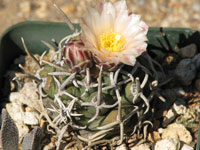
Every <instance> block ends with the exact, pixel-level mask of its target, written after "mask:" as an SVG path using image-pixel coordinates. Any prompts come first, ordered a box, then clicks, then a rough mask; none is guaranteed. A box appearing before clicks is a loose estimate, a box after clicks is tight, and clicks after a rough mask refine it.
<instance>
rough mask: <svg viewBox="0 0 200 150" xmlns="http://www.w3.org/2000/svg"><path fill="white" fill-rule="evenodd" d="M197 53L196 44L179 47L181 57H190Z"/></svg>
mask: <svg viewBox="0 0 200 150" xmlns="http://www.w3.org/2000/svg"><path fill="white" fill-rule="evenodd" d="M196 53H197V46H196V44H190V45H187V46H185V47H183V48H181V49H180V56H181V57H182V58H192V57H193V56H194V55H195V54H196Z"/></svg>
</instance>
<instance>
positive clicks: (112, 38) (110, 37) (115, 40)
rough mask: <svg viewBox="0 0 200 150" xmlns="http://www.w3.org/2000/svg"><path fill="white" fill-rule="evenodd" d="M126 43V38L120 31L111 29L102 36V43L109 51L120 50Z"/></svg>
mask: <svg viewBox="0 0 200 150" xmlns="http://www.w3.org/2000/svg"><path fill="white" fill-rule="evenodd" d="M124 43H125V40H124V38H123V37H122V36H121V35H120V34H119V33H114V32H113V31H112V30H110V31H109V32H107V33H103V34H102V35H101V37H100V45H101V47H103V48H104V49H106V50H107V51H109V52H120V51H121V50H122V47H123V45H124Z"/></svg>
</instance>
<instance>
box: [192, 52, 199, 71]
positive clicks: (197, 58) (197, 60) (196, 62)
mask: <svg viewBox="0 0 200 150" xmlns="http://www.w3.org/2000/svg"><path fill="white" fill-rule="evenodd" d="M192 62H193V63H194V64H195V66H196V68H197V70H199V71H200V53H198V54H197V55H196V56H194V58H193V59H192Z"/></svg>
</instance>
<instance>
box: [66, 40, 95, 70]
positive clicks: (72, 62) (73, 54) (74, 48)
mask: <svg viewBox="0 0 200 150" xmlns="http://www.w3.org/2000/svg"><path fill="white" fill-rule="evenodd" d="M63 57H64V62H65V64H66V65H67V66H68V68H69V69H70V72H80V71H84V70H85V69H86V68H90V67H92V59H91V52H90V51H88V50H87V49H86V48H85V45H84V43H83V42H82V41H81V40H72V41H70V42H69V43H68V44H67V45H66V46H64V48H63Z"/></svg>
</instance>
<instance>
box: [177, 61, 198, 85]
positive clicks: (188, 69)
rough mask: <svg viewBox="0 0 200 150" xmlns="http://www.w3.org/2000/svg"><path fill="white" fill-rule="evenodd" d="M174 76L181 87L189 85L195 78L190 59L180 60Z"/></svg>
mask: <svg viewBox="0 0 200 150" xmlns="http://www.w3.org/2000/svg"><path fill="white" fill-rule="evenodd" d="M175 75H176V78H177V80H179V81H180V83H181V84H182V85H184V86H188V85H190V84H191V83H192V80H193V79H194V78H195V77H196V66H195V64H194V63H193V62H192V59H189V58H187V59H183V60H181V61H180V62H179V64H178V65H177V67H176V70H175Z"/></svg>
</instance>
